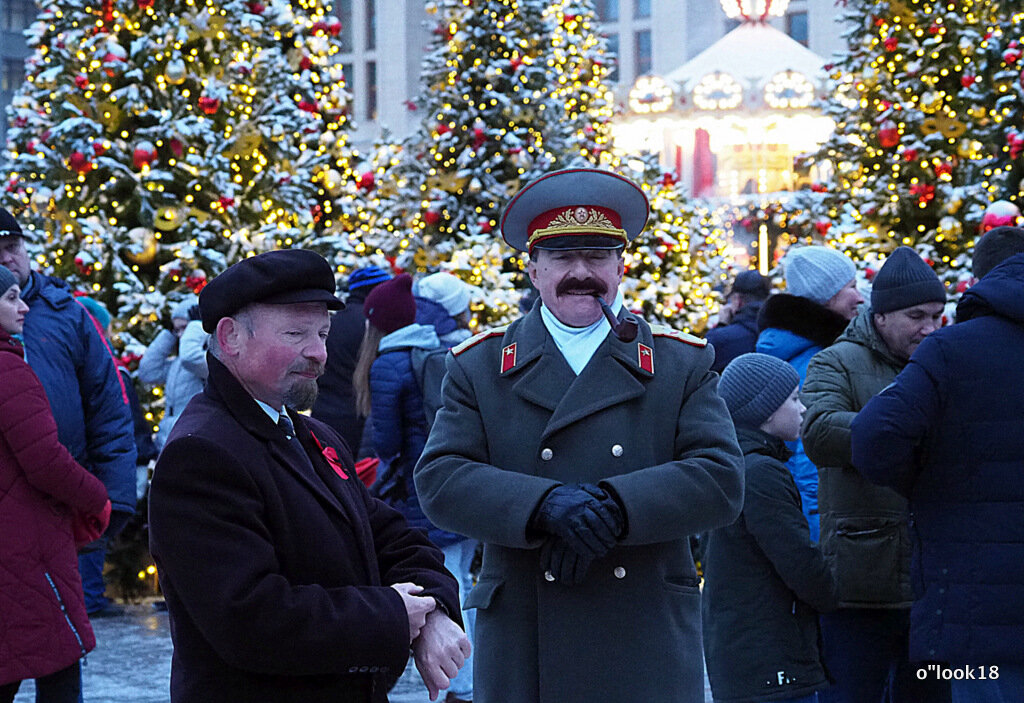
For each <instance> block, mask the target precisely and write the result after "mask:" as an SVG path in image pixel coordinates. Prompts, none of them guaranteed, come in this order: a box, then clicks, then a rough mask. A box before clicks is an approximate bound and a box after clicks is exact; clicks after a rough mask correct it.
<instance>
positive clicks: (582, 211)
mask: <svg viewBox="0 0 1024 703" xmlns="http://www.w3.org/2000/svg"><path fill="white" fill-rule="evenodd" d="M573 215H575V217H576V221H577V222H579V223H580V224H581V225H582V224H583V223H584V222H586V221H587V208H585V207H583V206H582V205H580V206H579V207H578V208H576V212H574V213H573Z"/></svg>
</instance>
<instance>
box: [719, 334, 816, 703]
mask: <svg viewBox="0 0 1024 703" xmlns="http://www.w3.org/2000/svg"><path fill="white" fill-rule="evenodd" d="M799 382H800V377H799V375H798V374H797V372H796V370H795V369H793V367H791V366H790V365H789V364H787V363H786V362H784V361H782V360H780V359H777V358H775V357H772V356H768V355H766V354H744V355H742V356H739V357H737V358H736V359H734V360H733V361H732V362H731V363H730V364H729V365H728V366H726V368H725V371H724V372H723V373H722V379H721V382H720V383H719V386H718V389H719V393H720V394H721V396H722V398H723V399H724V400H725V402H726V405H727V406H728V407H729V412H730V414H731V415H732V417H733V422H734V423H735V425H736V436H737V438H738V439H739V443H740V448H741V449H742V450H743V454H744V460H745V464H746V473H745V479H746V480H745V487H744V503H743V512H742V513H741V514H740V517H739V519H737V520H736V522H734V523H733V524H732V525H729V526H727V527H722V528H720V529H718V530H714V531H713V532H711V534H710V536H709V539H708V547H707V556H706V566H705V579H706V580H705V586H704V598H703V616H704V618H703V619H704V656H705V659H706V661H707V670H708V678H709V680H710V682H711V692H712V694H713V695H714V699H715V701H716V703H726V702H728V703H760V702H761V701H780V702H781V701H787V702H790V703H813V702H814V701H817V691H818V690H820V689H822V688H825V686H826V685H827V681H826V677H825V672H824V668H823V667H822V663H821V655H820V652H819V649H818V612H821V611H827V610H831V609H833V608H835V586H834V584H833V582H832V576H831V573H830V571H829V569H828V567H827V566H826V564H825V560H824V558H823V557H822V555H821V552H820V551H819V550H818V549H817V547H816V545H814V544H813V543H812V542H811V539H810V532H809V529H808V527H807V522H806V520H804V517H803V512H802V511H801V508H800V494H799V492H798V491H797V487H796V483H795V481H794V480H793V476H792V475H791V474H790V473H789V470H788V469H787V468H786V464H785V462H786V459H788V458H789V455H790V452H789V450H788V449H787V448H786V445H785V443H784V440H790V441H791V440H793V439H796V438H797V437H798V436H799V432H800V420H801V415H802V413H803V410H804V407H803V405H801V404H800V401H799V399H798V397H797V392H798V391H797V386H798V384H799Z"/></svg>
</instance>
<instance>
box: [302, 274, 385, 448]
mask: <svg viewBox="0 0 1024 703" xmlns="http://www.w3.org/2000/svg"><path fill="white" fill-rule="evenodd" d="M371 290H373V287H372V286H364V287H362V288H356V289H355V290H354V291H352V292H351V293H349V294H348V297H347V298H346V299H345V308H344V309H343V310H339V311H338V312H336V313H334V314H333V315H332V316H331V331H330V332H328V333H327V368H326V370H325V371H324V375H323V376H321V377H320V378H319V379H317V385H318V386H319V387H320V393H319V394H318V395H317V397H316V402H315V403H314V404H313V412H312V413H311V414H312V416H313V417H315V418H316V419H317V420H320V421H321V422H326V423H327V424H328V425H330V426H331V427H333V428H334V430H335V431H336V432H337V433H338V434H340V435H341V436H342V439H344V440H345V444H347V445H348V448H349V449H350V450H351V452H352V455H353V456H358V455H359V443H360V441H361V440H362V437H363V426H364V425H365V424H366V418H365V417H360V415H359V414H358V413H357V412H356V400H355V391H354V390H353V388H352V374H353V373H354V372H355V370H356V362H357V361H358V360H359V345H360V344H362V341H363V333H364V332H365V331H366V315H365V314H364V313H363V303H364V302H365V301H366V296H367V295H369V293H370V291H371Z"/></svg>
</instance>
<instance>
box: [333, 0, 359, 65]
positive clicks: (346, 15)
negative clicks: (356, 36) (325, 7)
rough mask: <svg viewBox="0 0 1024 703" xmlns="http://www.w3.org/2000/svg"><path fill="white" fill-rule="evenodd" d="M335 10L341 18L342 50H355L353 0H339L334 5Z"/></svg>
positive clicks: (340, 36)
mask: <svg viewBox="0 0 1024 703" xmlns="http://www.w3.org/2000/svg"><path fill="white" fill-rule="evenodd" d="M334 12H335V13H336V14H337V15H338V19H339V20H341V34H340V35H339V38H340V39H341V50H342V51H345V52H349V51H353V50H354V48H355V46H354V45H353V43H352V0H338V2H337V4H336V5H335V6H334Z"/></svg>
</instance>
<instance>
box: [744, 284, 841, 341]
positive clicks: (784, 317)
mask: <svg viewBox="0 0 1024 703" xmlns="http://www.w3.org/2000/svg"><path fill="white" fill-rule="evenodd" d="M847 324H848V321H847V319H846V318H845V317H843V316H842V315H840V314H838V313H834V312H832V311H831V310H829V309H828V308H826V307H825V306H824V305H819V304H818V303H816V302H814V301H813V300H810V299H809V298H802V297H800V296H798V295H790V294H789V293H779V294H777V295H773V296H771V297H769V298H768V300H766V301H765V302H764V305H762V306H761V312H760V314H759V315H758V316H757V330H758V332H763V331H764V330H766V329H768V328H774V329H783V330H787V331H789V332H792V333H793V334H795V335H798V336H800V337H804V338H805V339H808V340H810V341H812V342H814V343H815V344H816V345H818V346H822V347H827V346H830V345H831V344H832V343H833V342H834V341H836V338H837V337H839V335H841V334H842V333H843V330H845V329H846V325H847Z"/></svg>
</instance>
